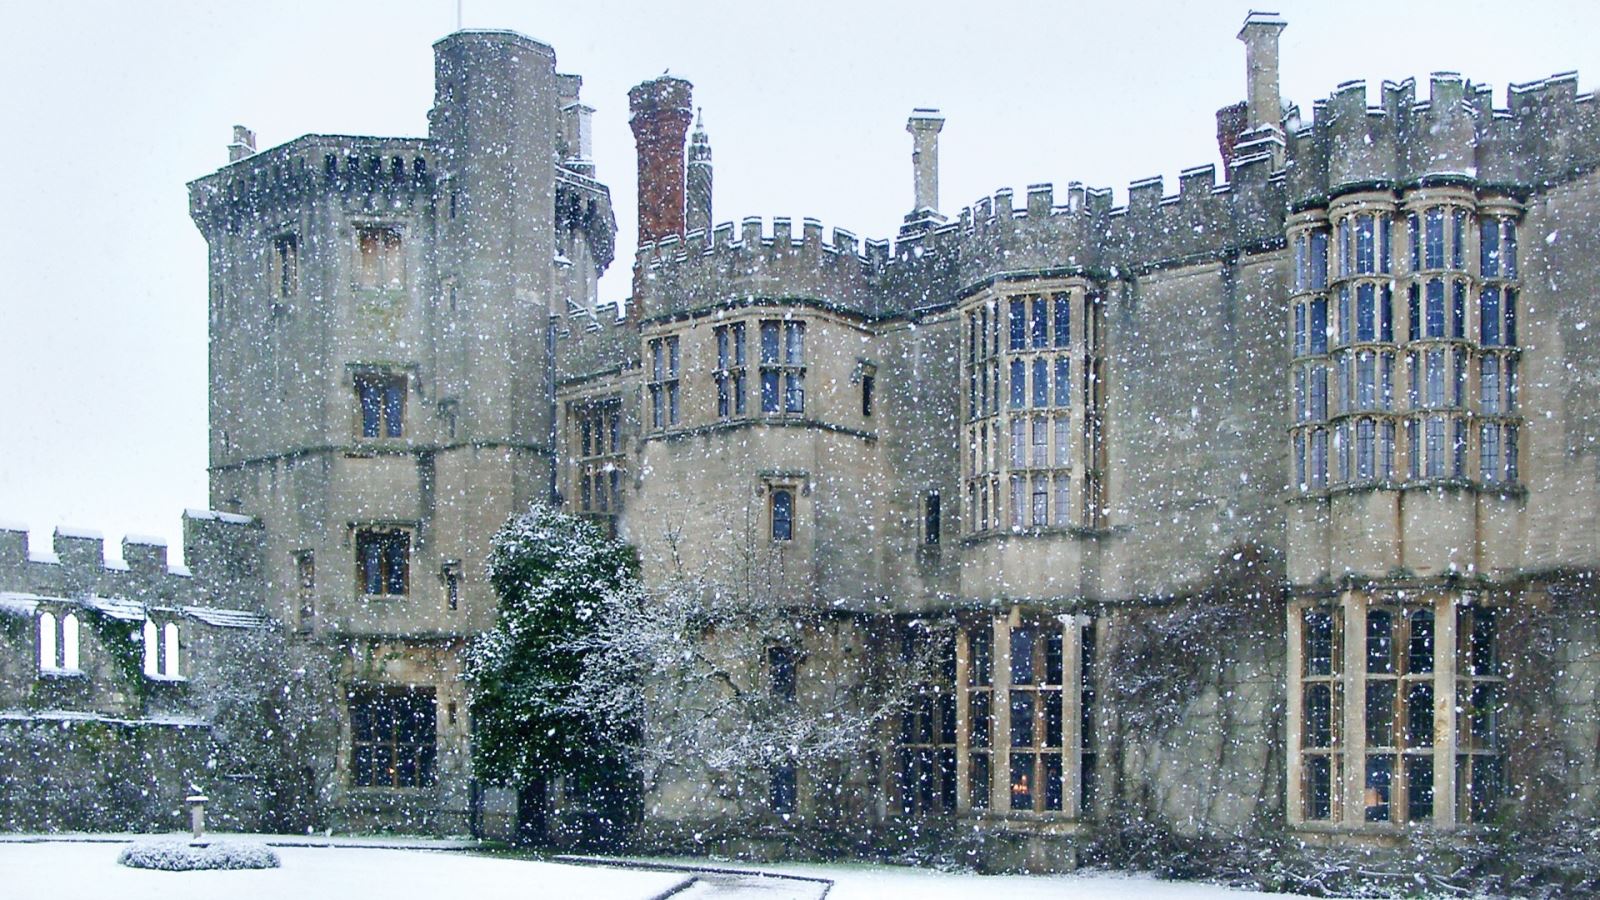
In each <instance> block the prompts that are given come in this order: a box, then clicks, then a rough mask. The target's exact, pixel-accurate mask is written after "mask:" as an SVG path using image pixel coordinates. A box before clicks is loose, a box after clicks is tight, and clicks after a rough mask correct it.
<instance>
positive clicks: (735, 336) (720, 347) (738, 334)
mask: <svg viewBox="0 0 1600 900" xmlns="http://www.w3.org/2000/svg"><path fill="white" fill-rule="evenodd" d="M711 331H712V340H713V343H714V346H715V348H716V349H715V352H716V354H717V362H716V366H715V368H714V369H713V370H712V380H713V381H714V382H715V383H716V395H717V419H718V421H722V422H730V421H735V420H739V419H745V418H748V417H749V416H750V402H749V399H750V398H749V394H750V376H749V364H750V344H749V331H750V323H749V322H746V321H744V320H735V321H728V322H719V323H718V324H716V325H714V326H712V329H711Z"/></svg>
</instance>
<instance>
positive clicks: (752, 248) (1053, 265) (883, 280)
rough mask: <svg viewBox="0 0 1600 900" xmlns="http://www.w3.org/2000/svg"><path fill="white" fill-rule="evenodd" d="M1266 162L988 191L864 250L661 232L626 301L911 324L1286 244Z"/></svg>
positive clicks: (1280, 188)
mask: <svg viewBox="0 0 1600 900" xmlns="http://www.w3.org/2000/svg"><path fill="white" fill-rule="evenodd" d="M1271 163H1272V159H1271V157H1270V155H1267V154H1254V155H1245V156H1242V157H1241V158H1240V159H1239V161H1238V163H1237V164H1236V165H1235V167H1234V171H1233V173H1232V174H1233V180H1232V181H1231V182H1229V183H1225V184H1218V183H1217V181H1216V174H1215V170H1214V168H1213V167H1211V166H1200V167H1196V168H1193V169H1188V170H1185V171H1184V172H1183V174H1182V176H1181V178H1180V180H1179V189H1178V193H1177V194H1176V195H1174V196H1167V195H1166V194H1165V190H1164V184H1163V181H1162V179H1160V178H1150V179H1145V180H1142V181H1138V182H1135V183H1134V184H1132V185H1131V186H1130V187H1129V189H1128V202H1127V205H1126V206H1123V207H1113V206H1112V198H1111V191H1110V190H1107V189H1096V188H1086V187H1084V186H1083V185H1081V184H1078V183H1076V182H1073V183H1072V184H1070V185H1069V186H1068V189H1067V194H1066V197H1065V198H1064V199H1065V202H1063V203H1059V204H1058V203H1057V202H1056V196H1055V189H1054V187H1053V186H1052V185H1049V184H1036V185H1031V186H1029V187H1028V189H1027V190H1026V192H1025V193H1024V195H1023V198H1022V199H1021V201H1020V202H1019V201H1018V198H1017V195H1016V192H1015V191H1013V190H1011V189H1002V190H999V191H996V192H995V193H994V195H993V196H991V197H985V198H983V199H981V200H979V201H978V202H976V203H974V204H972V205H971V206H969V207H966V208H964V209H962V210H961V212H960V215H959V216H958V217H957V219H956V220H955V221H952V222H950V223H947V224H945V225H942V226H939V227H936V228H933V229H930V230H926V231H920V232H907V233H902V235H901V237H900V238H899V240H897V241H895V242H893V243H892V244H891V243H890V242H888V241H872V240H868V241H865V242H862V241H861V240H860V239H858V238H857V237H856V235H855V234H853V233H851V232H849V231H846V230H844V229H840V228H835V229H834V230H833V231H832V232H831V234H830V235H829V236H827V237H826V238H825V237H824V229H823V226H822V225H821V223H820V222H818V221H816V220H814V219H804V220H802V222H801V226H800V229H799V231H798V233H797V232H796V230H795V228H794V224H793V222H792V220H790V219H787V218H777V219H773V220H772V221H771V223H770V226H769V225H768V223H766V222H764V221H763V220H761V219H759V218H746V219H745V220H743V222H742V223H740V224H739V225H738V226H737V227H736V226H735V225H734V224H733V223H724V224H722V225H719V226H717V227H716V228H715V229H713V230H712V232H711V233H710V234H706V233H705V232H703V231H694V232H690V233H689V234H688V235H687V236H685V237H684V238H683V239H681V240H680V239H679V238H677V237H676V236H669V237H667V238H666V239H664V240H661V241H657V242H655V243H650V244H645V245H644V246H642V247H641V248H640V249H639V253H638V256H637V259H636V261H635V263H636V266H637V268H638V271H639V273H640V274H641V276H642V278H641V283H640V287H639V291H638V295H637V296H636V297H635V302H636V303H637V304H639V310H638V314H639V316H640V317H641V318H643V319H655V318H664V317H672V316H677V315H683V314H687V313H691V312H694V311H696V310H700V309H705V308H710V307H715V306H719V305H725V304H729V303H742V302H748V301H749V300H751V299H758V298H759V299H799V300H810V301H814V302H818V303H820V304H823V305H825V306H830V307H833V308H838V309H841V310H845V311H849V312H853V313H856V314H859V315H862V316H866V317H869V318H877V317H886V316H899V315H906V314H912V313H915V312H916V311H919V310H926V309H931V308H937V307H939V306H943V305H947V304H949V303H952V302H954V301H955V299H956V297H957V295H958V294H959V293H961V292H962V291H964V290H966V289H968V288H970V287H972V286H975V285H978V284H982V283H984V282H985V281H986V280H988V279H991V278H994V277H996V276H998V275H1004V274H1016V273H1025V272H1068V271H1075V272H1101V273H1110V272H1114V271H1137V270H1139V269H1147V268H1151V267H1159V266H1161V265H1165V264H1169V263H1183V262H1186V261H1190V260H1194V261H1199V260H1202V259H1207V258H1213V257H1220V256H1225V255H1228V254H1230V253H1235V252H1240V251H1242V250H1246V249H1249V248H1253V247H1260V246H1265V245H1272V244H1275V243H1279V242H1281V241H1282V239H1283V237H1282V236H1283V218H1284V212H1285V209H1286V197H1285V192H1284V181H1283V178H1282V177H1281V175H1276V174H1274V173H1272V172H1271V171H1270V170H1271Z"/></svg>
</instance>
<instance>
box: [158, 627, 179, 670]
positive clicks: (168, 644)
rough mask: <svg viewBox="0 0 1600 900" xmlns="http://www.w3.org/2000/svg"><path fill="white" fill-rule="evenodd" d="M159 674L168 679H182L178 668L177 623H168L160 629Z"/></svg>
mask: <svg viewBox="0 0 1600 900" xmlns="http://www.w3.org/2000/svg"><path fill="white" fill-rule="evenodd" d="M161 634H162V641H161V651H162V652H161V674H162V675H164V676H166V677H168V678H181V677H183V675H182V672H181V670H180V669H179V668H178V623H177V622H168V623H167V624H166V626H165V627H164V628H162V629H161Z"/></svg>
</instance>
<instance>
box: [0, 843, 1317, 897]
mask: <svg viewBox="0 0 1600 900" xmlns="http://www.w3.org/2000/svg"><path fill="white" fill-rule="evenodd" d="M121 837H122V836H113V835H103V836H87V835H86V836H80V838H79V839H77V840H67V841H57V840H49V839H44V840H40V841H31V842H30V841H27V840H26V839H24V840H18V839H17V838H15V837H0V897H3V898H6V900H67V898H80V897H85V898H87V897H115V898H117V900H201V898H205V900H211V898H225V900H269V898H270V900H280V898H282V900H320V898H338V900H348V898H350V897H353V896H413V897H441V898H442V897H471V898H473V900H500V898H530V900H565V898H574V900H591V898H592V900H647V898H655V897H660V896H662V895H663V894H665V893H667V892H669V891H673V890H675V889H677V888H679V887H681V886H683V885H685V883H686V882H688V881H689V880H690V879H691V878H692V877H693V873H691V872H680V871H659V870H637V869H627V868H617V867H615V866H586V865H575V864H566V863H558V862H536V861H531V860H518V859H501V858H490V857H484V856H475V855H471V854H470V853H465V852H460V851H450V852H441V851H438V850H431V851H430V850H421V849H400V848H401V847H404V846H410V847H418V846H428V845H430V844H431V845H433V846H462V844H461V843H460V842H430V841H427V840H416V841H403V840H394V839H382V838H380V839H370V840H361V839H354V841H352V843H355V844H356V845H355V846H351V845H350V843H346V841H347V840H349V839H338V840H339V842H340V843H341V844H344V846H335V847H330V846H318V845H317V844H316V843H314V842H317V841H320V840H321V839H320V838H313V839H309V840H308V839H305V838H299V839H296V838H282V837H273V836H252V837H254V838H255V839H262V838H264V839H266V840H271V841H272V842H273V843H274V844H275V847H274V849H275V850H276V851H277V853H278V855H279V856H280V857H281V858H282V860H283V867H282V868H279V869H262V870H254V871H213V872H157V871H147V870H140V869H129V868H127V867H124V866H119V865H117V862H116V860H117V854H118V853H119V852H120V851H121V850H122V848H123V847H124V846H126V843H125V842H123V841H120V840H119V839H120V838H121ZM84 838H87V840H85V839H84ZM213 839H214V840H219V841H226V840H228V839H229V836H226V835H218V836H216V837H214V838H213ZM651 862H654V863H657V864H660V863H668V862H670V863H671V864H677V865H683V866H706V867H710V868H713V869H716V870H719V871H720V872H722V873H724V874H716V875H713V874H707V875H705V876H704V878H703V881H702V883H699V884H696V885H694V886H692V887H690V889H689V890H687V891H685V892H684V893H682V894H680V895H679V897H680V898H682V900H724V898H727V900H732V898H739V897H756V898H764V900H780V898H781V900H814V898H818V897H821V896H822V895H823V891H824V890H826V891H827V898H828V900H896V898H905V900H958V898H960V900H968V898H978V900H983V898H988V897H999V898H1005V900H1046V898H1050V900H1059V898H1064V897H1065V898H1071V900H1251V898H1265V897H1289V896H1291V895H1288V894H1262V893H1256V892H1250V891H1236V890H1231V889H1229V888H1226V887H1220V886H1216V885H1207V884H1195V883H1188V882H1171V881H1158V880H1156V879H1153V878H1149V877H1142V876H1130V875H1117V874H1107V873H1080V874H1073V875H1054V876H1027V875H970V874H961V873H949V872H936V871H930V870H926V869H914V868H908V867H903V866H880V865H867V864H849V863H845V864H788V863H785V864H776V865H771V866H765V865H763V866H756V865H750V864H740V863H735V864H728V863H717V862H710V861H707V860H699V859H673V860H670V861H668V860H651ZM730 872H749V873H751V875H752V876H758V875H759V873H763V872H765V873H774V874H785V875H797V876H803V877H804V878H805V879H808V880H804V881H802V880H798V879H792V880H791V879H761V878H759V877H750V878H741V877H739V876H738V875H734V874H728V873H730ZM813 879H814V880H813ZM828 882H832V887H831V888H829V886H828Z"/></svg>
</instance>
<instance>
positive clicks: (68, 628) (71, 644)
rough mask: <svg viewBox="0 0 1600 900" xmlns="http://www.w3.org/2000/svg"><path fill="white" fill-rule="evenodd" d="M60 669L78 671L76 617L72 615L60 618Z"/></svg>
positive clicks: (68, 614)
mask: <svg viewBox="0 0 1600 900" xmlns="http://www.w3.org/2000/svg"><path fill="white" fill-rule="evenodd" d="M61 668H62V669H64V670H66V671H68V672H76V671H78V617H77V616H76V615H75V614H73V613H67V614H66V615H65V616H62V617H61Z"/></svg>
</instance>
